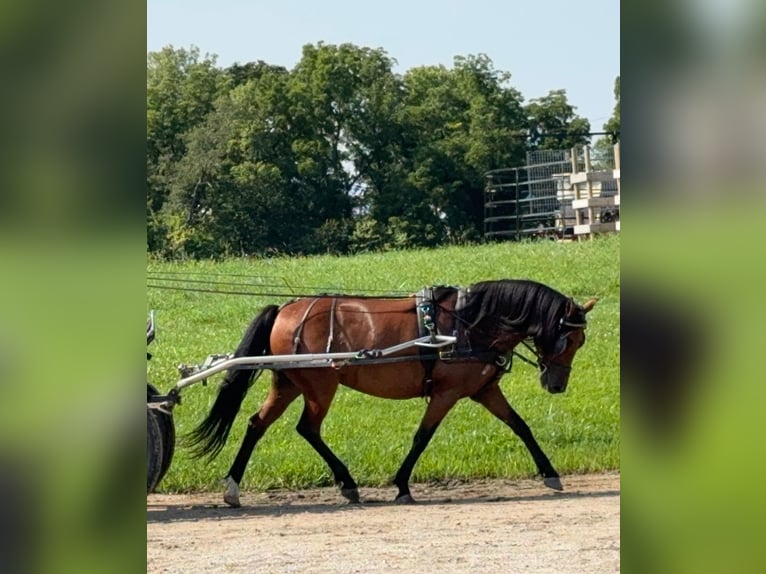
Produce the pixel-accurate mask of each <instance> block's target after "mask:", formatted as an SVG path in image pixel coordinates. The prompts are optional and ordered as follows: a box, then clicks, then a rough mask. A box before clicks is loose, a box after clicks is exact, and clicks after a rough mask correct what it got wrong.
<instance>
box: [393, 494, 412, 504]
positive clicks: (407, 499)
mask: <svg viewBox="0 0 766 574" xmlns="http://www.w3.org/2000/svg"><path fill="white" fill-rule="evenodd" d="M394 504H415V499H414V498H412V495H411V494H403V495H401V496H397V497H396V500H394Z"/></svg>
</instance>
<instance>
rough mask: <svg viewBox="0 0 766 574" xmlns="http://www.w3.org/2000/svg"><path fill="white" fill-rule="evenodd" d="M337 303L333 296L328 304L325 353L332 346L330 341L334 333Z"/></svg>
mask: <svg viewBox="0 0 766 574" xmlns="http://www.w3.org/2000/svg"><path fill="white" fill-rule="evenodd" d="M337 304H338V298H337V297H333V298H332V303H331V304H330V334H329V335H328V337H327V349H326V350H325V353H329V352H330V347H332V342H333V339H334V336H333V334H334V333H335V306H336V305H337Z"/></svg>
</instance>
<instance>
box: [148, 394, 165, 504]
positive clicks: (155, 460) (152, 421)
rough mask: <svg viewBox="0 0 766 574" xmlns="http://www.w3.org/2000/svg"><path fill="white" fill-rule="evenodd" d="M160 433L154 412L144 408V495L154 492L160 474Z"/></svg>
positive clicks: (161, 451)
mask: <svg viewBox="0 0 766 574" xmlns="http://www.w3.org/2000/svg"><path fill="white" fill-rule="evenodd" d="M162 442H163V440H162V431H161V430H160V423H159V421H158V420H157V417H156V416H155V414H154V411H153V410H152V409H151V408H149V407H148V406H147V407H146V494H149V493H150V492H152V490H154V487H155V486H157V482H159V478H160V473H161V472H162V457H163V451H164V449H163V447H162Z"/></svg>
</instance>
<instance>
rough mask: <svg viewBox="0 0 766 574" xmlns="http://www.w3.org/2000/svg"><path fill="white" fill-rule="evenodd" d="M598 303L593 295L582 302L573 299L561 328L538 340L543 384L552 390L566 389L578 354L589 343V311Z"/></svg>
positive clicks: (554, 391)
mask: <svg viewBox="0 0 766 574" xmlns="http://www.w3.org/2000/svg"><path fill="white" fill-rule="evenodd" d="M595 304H596V299H590V300H589V301H588V302H587V303H585V304H584V305H582V306H580V305H577V304H576V303H575V302H574V301H573V300H572V299H570V300H569V301H568V303H567V306H566V312H565V314H564V316H563V317H561V319H560V321H559V323H558V327H557V329H558V330H557V332H556V333H555V334H554V335H553V336H548V337H546V338H545V339H542V338H541V339H539V340H535V347H536V349H537V356H538V362H539V365H540V384H541V385H542V386H543V388H544V389H546V390H547V391H548V392H550V393H563V392H564V391H565V390H566V388H567V383H568V382H569V373H570V371H571V370H572V361H573V360H574V356H575V354H576V353H577V350H578V349H579V348H580V347H582V346H583V345H584V344H585V326H586V318H585V315H586V314H587V313H588V311H590V310H591V309H593V306H594V305H595Z"/></svg>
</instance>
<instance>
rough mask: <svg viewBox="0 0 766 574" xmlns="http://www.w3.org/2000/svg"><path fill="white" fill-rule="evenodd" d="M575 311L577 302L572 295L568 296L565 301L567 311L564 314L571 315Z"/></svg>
mask: <svg viewBox="0 0 766 574" xmlns="http://www.w3.org/2000/svg"><path fill="white" fill-rule="evenodd" d="M576 312H577V303H575V300H574V298H573V297H570V298H569V300H568V301H567V312H566V316H567V317H571V316H572V315H574V314H575V313H576Z"/></svg>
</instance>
